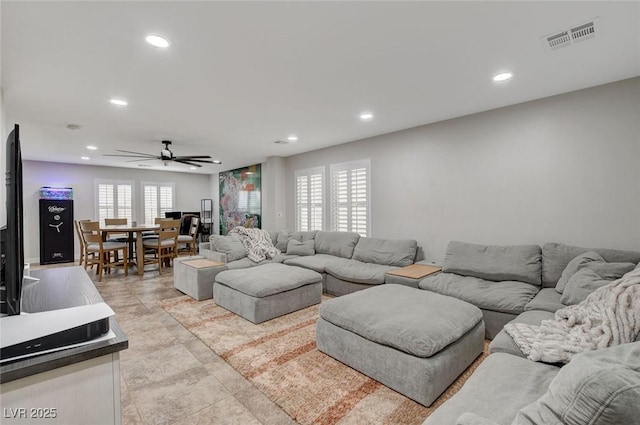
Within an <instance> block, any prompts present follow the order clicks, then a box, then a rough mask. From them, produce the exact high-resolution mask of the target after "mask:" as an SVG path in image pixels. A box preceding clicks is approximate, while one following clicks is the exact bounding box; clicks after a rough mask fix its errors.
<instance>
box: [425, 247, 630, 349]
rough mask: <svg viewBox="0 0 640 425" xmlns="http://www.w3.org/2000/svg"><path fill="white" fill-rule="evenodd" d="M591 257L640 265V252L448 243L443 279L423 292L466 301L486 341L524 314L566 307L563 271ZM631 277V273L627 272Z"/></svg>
mask: <svg viewBox="0 0 640 425" xmlns="http://www.w3.org/2000/svg"><path fill="white" fill-rule="evenodd" d="M588 252H595V253H597V254H599V255H600V256H601V257H602V259H603V260H604V261H605V262H607V263H628V264H630V265H631V268H633V267H634V266H635V264H638V262H640V252H635V251H622V250H613V249H601V248H593V249H592V248H581V247H575V246H569V245H564V244H560V243H546V244H544V245H543V246H542V247H540V246H538V245H517V246H488V245H476V244H470V243H464V242H458V241H452V242H450V243H449V245H448V247H447V252H446V254H445V258H444V263H443V265H442V273H439V274H437V275H434V276H428V277H426V278H425V279H423V280H422V281H421V282H420V283H419V286H420V288H421V289H426V290H429V291H433V292H437V293H439V294H442V295H449V296H452V297H456V298H459V299H461V300H463V301H467V302H469V303H471V304H474V305H476V306H477V307H480V309H481V310H482V314H483V318H484V322H485V331H486V337H487V339H493V338H494V337H495V336H496V335H497V334H498V333H499V332H500V331H501V330H502V328H503V326H504V325H505V324H507V323H508V322H510V321H511V320H513V319H515V318H516V317H518V315H520V314H521V313H523V312H525V311H528V310H546V311H551V312H555V311H556V310H558V309H559V308H562V307H564V306H565V305H566V304H563V302H562V299H563V294H562V293H561V292H559V291H558V290H557V289H556V286H557V285H558V282H559V281H561V280H562V279H561V278H562V273H563V271H564V269H565V268H566V267H567V265H568V264H569V263H570V262H571V261H572V260H573V259H574V258H576V257H578V256H580V255H582V254H585V253H588ZM627 271H629V270H627Z"/></svg>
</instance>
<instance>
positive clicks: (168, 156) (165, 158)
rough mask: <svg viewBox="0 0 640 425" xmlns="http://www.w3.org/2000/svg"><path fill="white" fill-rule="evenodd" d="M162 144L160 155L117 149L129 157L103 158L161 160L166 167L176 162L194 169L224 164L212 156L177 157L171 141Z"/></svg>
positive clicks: (134, 160)
mask: <svg viewBox="0 0 640 425" xmlns="http://www.w3.org/2000/svg"><path fill="white" fill-rule="evenodd" d="M162 144H163V145H164V149H162V150H161V151H160V155H151V154H148V153H142V152H132V151H123V150H120V149H116V151H118V152H124V153H126V154H127V155H121V154H112V155H110V154H104V155H103V156H123V157H127V158H140V159H131V160H129V161H127V162H140V161H154V160H158V159H159V160H161V161H162V162H163V163H164V166H165V167H166V166H167V165H169V161H175V162H179V163H181V164H186V165H191V166H192V167H202V165H200V164H198V163H206V164H222V161H218V160H213V161H209V159H211V156H209V155H186V156H175V155H174V154H173V152H172V151H171V149H169V146H171V141H170V140H163V141H162Z"/></svg>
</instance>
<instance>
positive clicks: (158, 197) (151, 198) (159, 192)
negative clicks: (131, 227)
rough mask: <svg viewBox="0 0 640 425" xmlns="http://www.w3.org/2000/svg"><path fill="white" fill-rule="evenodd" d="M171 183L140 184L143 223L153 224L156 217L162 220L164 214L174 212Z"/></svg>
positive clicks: (172, 186)
mask: <svg viewBox="0 0 640 425" xmlns="http://www.w3.org/2000/svg"><path fill="white" fill-rule="evenodd" d="M173 189H174V184H173V183H147V182H142V206H143V209H144V223H145V224H146V225H151V224H154V222H155V219H156V218H157V217H162V218H164V213H165V212H168V211H174V210H175V207H174V205H175V197H174V194H173V193H174V190H173Z"/></svg>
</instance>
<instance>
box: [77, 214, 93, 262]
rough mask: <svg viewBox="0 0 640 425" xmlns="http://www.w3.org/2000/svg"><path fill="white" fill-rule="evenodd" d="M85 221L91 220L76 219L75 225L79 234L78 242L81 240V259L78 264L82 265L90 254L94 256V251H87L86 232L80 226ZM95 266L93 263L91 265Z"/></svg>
mask: <svg viewBox="0 0 640 425" xmlns="http://www.w3.org/2000/svg"><path fill="white" fill-rule="evenodd" d="M83 221H90V220H74V222H73V223H74V227H75V229H76V233H77V235H78V242H79V246H80V261H78V265H79V266H82V265H83V264H84V262H85V261H86V259H87V258H88V257H89V256H92V257H93V256H94V254H93V253H88V252H87V242H86V241H85V240H84V232H83V231H82V228H81V227H80V224H81V223H82V222H83ZM91 267H92V268H93V265H92V266H91Z"/></svg>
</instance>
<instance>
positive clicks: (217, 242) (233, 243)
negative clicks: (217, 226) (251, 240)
mask: <svg viewBox="0 0 640 425" xmlns="http://www.w3.org/2000/svg"><path fill="white" fill-rule="evenodd" d="M210 240H211V243H212V244H213V248H214V249H215V250H216V251H218V252H222V253H223V254H226V255H227V262H229V263H230V262H231V261H236V260H240V259H242V258H244V257H246V256H247V254H248V251H247V249H246V248H245V247H244V245H242V242H241V241H240V239H239V238H238V237H237V236H220V235H214V236H212V237H211V239H210Z"/></svg>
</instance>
